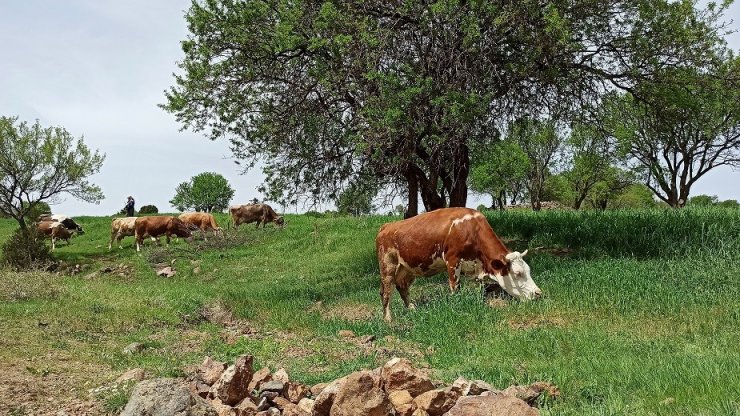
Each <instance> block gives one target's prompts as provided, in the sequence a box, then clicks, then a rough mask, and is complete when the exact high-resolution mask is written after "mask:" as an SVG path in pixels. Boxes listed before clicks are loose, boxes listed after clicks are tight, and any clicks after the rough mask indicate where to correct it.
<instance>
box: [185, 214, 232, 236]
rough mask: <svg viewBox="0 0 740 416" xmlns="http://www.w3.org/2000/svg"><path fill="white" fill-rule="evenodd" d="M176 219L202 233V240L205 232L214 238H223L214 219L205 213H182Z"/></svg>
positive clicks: (221, 231)
mask: <svg viewBox="0 0 740 416" xmlns="http://www.w3.org/2000/svg"><path fill="white" fill-rule="evenodd" d="M178 218H179V219H180V220H181V221H182V222H184V223H185V224H188V225H192V226H193V227H195V228H199V229H200V231H201V232H202V233H203V239H204V240H205V239H206V232H207V231H212V232H213V235H214V236H217V235H221V236H222V237H223V235H224V234H223V230H222V229H221V227H219V226H218V224H217V223H216V218H214V217H213V215H211V214H209V213H207V212H183V213H182V214H180V215H179V216H178Z"/></svg>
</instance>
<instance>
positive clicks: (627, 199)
mask: <svg viewBox="0 0 740 416" xmlns="http://www.w3.org/2000/svg"><path fill="white" fill-rule="evenodd" d="M609 207H610V208H616V209H631V208H632V209H645V208H655V207H657V204H656V201H655V197H654V196H653V192H652V191H651V190H650V188H648V187H647V186H645V185H643V184H640V183H635V184H632V185H629V186H627V187H626V188H625V189H624V190H623V191H621V192H620V193H619V194H617V195H616V196H615V197H614V198H613V200H612V202H611V203H610V206H609Z"/></svg>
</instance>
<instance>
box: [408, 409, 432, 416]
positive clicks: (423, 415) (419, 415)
mask: <svg viewBox="0 0 740 416" xmlns="http://www.w3.org/2000/svg"><path fill="white" fill-rule="evenodd" d="M411 416H429V413H427V412H426V411H425V410H423V409H416V410H414V413H412V414H411Z"/></svg>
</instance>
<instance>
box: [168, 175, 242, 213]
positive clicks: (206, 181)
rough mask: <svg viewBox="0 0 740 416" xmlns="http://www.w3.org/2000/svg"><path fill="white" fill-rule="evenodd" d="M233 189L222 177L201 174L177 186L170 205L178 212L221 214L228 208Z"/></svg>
mask: <svg viewBox="0 0 740 416" xmlns="http://www.w3.org/2000/svg"><path fill="white" fill-rule="evenodd" d="M233 197H234V189H233V188H232V187H231V185H229V181H227V180H226V178H224V177H223V176H222V175H219V174H218V173H213V172H203V173H200V174H198V175H195V176H193V177H192V178H190V181H188V182H183V183H181V184H179V185H177V188H176V189H175V197H174V198H172V199H171V200H170V204H172V206H173V207H175V208H177V209H178V210H179V211H186V210H195V211H205V212H211V211H215V212H221V211H223V210H225V209H226V208H227V207H228V206H229V201H231V198H233Z"/></svg>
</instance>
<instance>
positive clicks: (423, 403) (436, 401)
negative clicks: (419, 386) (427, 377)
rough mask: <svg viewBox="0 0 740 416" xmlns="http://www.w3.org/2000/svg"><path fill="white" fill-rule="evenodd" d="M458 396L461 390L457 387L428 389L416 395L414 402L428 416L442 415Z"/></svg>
mask: <svg viewBox="0 0 740 416" xmlns="http://www.w3.org/2000/svg"><path fill="white" fill-rule="evenodd" d="M460 396H461V392H460V389H458V388H457V387H448V388H446V389H436V390H430V391H428V392H426V393H422V394H420V395H418V396H416V398H415V399H414V404H415V405H416V407H417V408H418V409H422V410H424V411H425V412H427V413H428V414H429V416H442V415H443V414H444V413H446V412H447V411H448V410H450V409H451V408H452V406H454V405H455V402H457V399H458V398H460Z"/></svg>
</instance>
